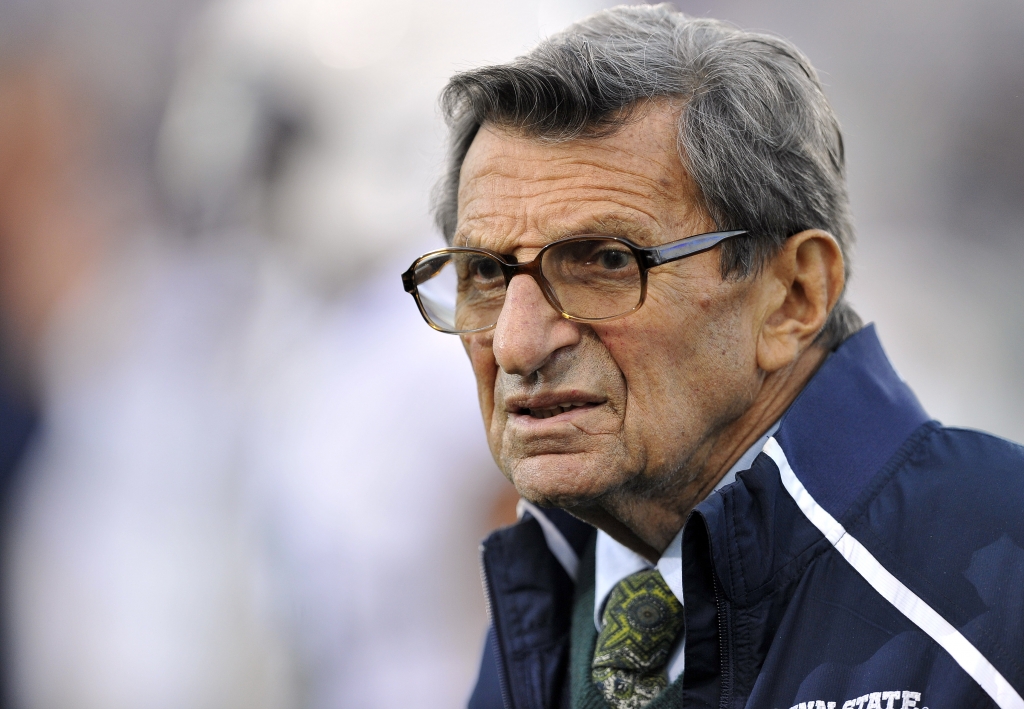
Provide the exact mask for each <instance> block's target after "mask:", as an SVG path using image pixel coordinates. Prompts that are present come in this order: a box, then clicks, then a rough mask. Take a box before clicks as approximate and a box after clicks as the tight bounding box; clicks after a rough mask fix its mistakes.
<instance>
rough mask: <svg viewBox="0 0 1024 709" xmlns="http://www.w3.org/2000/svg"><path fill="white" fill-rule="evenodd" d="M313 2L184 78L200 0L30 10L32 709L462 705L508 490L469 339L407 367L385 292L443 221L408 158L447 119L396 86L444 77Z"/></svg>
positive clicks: (261, 25) (20, 195) (21, 223)
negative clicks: (486, 545)
mask: <svg viewBox="0 0 1024 709" xmlns="http://www.w3.org/2000/svg"><path fill="white" fill-rule="evenodd" d="M307 5H308V7H307V6H304V5H302V4H295V3H276V4H275V3H266V2H231V3H222V4H218V5H214V6H211V7H209V8H208V9H205V10H204V11H203V12H202V13H201V14H200V15H199V16H198V21H197V23H196V24H195V25H194V26H195V30H194V31H193V33H192V34H191V35H190V36H189V39H188V41H187V43H186V44H185V46H184V49H183V51H182V52H181V62H180V64H179V73H178V76H177V78H175V79H173V81H172V76H171V72H170V71H169V70H170V69H171V68H172V66H173V64H172V62H171V61H170V60H171V58H172V52H171V49H172V48H173V46H174V45H175V44H176V40H177V37H178V36H179V35H180V30H181V28H182V27H183V26H184V25H185V24H187V21H188V20H189V19H190V18H191V17H195V14H194V12H195V10H196V9H197V8H195V7H191V6H186V5H181V6H176V7H175V8H173V11H172V9H168V6H167V5H166V4H165V5H162V7H163V8H164V9H162V10H158V9H156V8H155V6H154V7H149V6H148V5H147V4H142V5H140V4H131V6H129V4H127V3H121V4H118V3H110V4H103V5H100V4H95V5H89V6H79V5H73V4H71V3H68V4H67V5H64V4H62V3H55V4H54V5H53V6H51V7H48V8H47V7H45V6H42V5H40V6H38V7H34V8H27V9H24V8H22V9H21V10H20V12H22V13H23V15H21V16H18V17H20V18H22V19H23V22H24V24H23V25H22V26H21V27H22V29H23V30H24V32H25V33H26V35H28V34H31V33H32V32H35V36H34V38H33V39H32V40H25V41H23V42H22V45H23V51H22V52H20V53H19V54H18V55H17V56H15V57H13V58H12V59H11V60H10V61H9V62H8V63H7V64H5V67H4V68H5V69H6V74H5V76H6V77H11V78H10V81H9V83H10V84H12V85H15V88H11V89H10V90H9V91H8V93H6V94H5V97H6V98H7V99H8V100H7V101H6V102H5V104H4V108H5V109H7V111H6V113H5V115H6V116H7V117H9V118H10V119H11V120H10V121H8V122H7V123H6V124H5V127H6V129H7V131H6V133H5V136H6V137H7V138H8V139H9V142H8V143H7V144H9V145H13V146H19V147H24V148H25V150H24V152H25V153H26V155H25V156H24V158H23V159H22V162H21V163H20V164H18V165H17V166H16V167H17V169H15V170H12V172H11V173H9V174H10V175H11V176H12V177H11V180H10V182H9V183H5V185H6V186H7V192H6V195H5V196H7V197H9V199H8V200H7V201H5V202H4V204H7V205H10V208H9V211H8V212H5V213H4V215H3V216H4V218H5V225H9V226H11V228H9V229H8V230H7V231H6V232H5V237H6V238H8V242H6V243H10V244H13V245H21V247H20V248H21V251H19V252H17V253H16V254H15V255H16V256H17V258H14V259H11V261H10V262H9V263H10V264H13V265H11V266H8V268H9V273H15V271H14V268H15V267H17V268H18V269H21V271H24V272H26V274H25V275H24V276H23V277H22V278H20V280H17V281H15V280H14V279H13V278H12V279H10V280H9V281H8V284H9V286H8V290H7V291H6V292H5V297H7V298H8V302H10V303H13V305H11V306H10V307H11V308H12V312H13V308H14V307H15V306H16V305H19V304H20V303H21V301H27V303H28V305H26V306H25V307H23V308H22V309H21V310H20V311H18V312H25V313H27V315H26V316H25V317H24V318H23V319H24V320H25V322H27V323H28V324H29V325H31V328H29V327H27V326H26V328H25V329H26V331H30V333H31V335H32V340H31V343H30V345H27V346H26V347H27V351H28V352H29V354H27V355H26V359H27V360H28V361H30V362H31V366H32V367H33V369H34V371H35V372H36V374H35V375H34V376H35V379H36V381H37V389H38V392H39V395H38V396H39V400H40V405H41V411H42V414H41V418H42V426H41V429H40V435H39V436H38V439H37V440H36V442H35V444H34V446H33V447H32V450H31V452H30V455H29V456H28V458H27V459H26V461H25V463H24V465H23V466H22V468H21V471H20V472H21V483H22V484H21V485H20V486H19V487H18V489H17V490H16V491H15V498H14V501H15V504H14V505H12V516H11V518H10V519H9V520H8V523H7V525H6V527H7V545H6V547H7V549H6V552H7V553H6V556H5V565H4V575H3V578H4V587H5V598H6V608H5V618H6V623H7V626H8V628H9V633H8V635H7V641H8V642H7V644H8V648H9V652H8V658H9V659H8V663H7V666H6V667H5V668H4V669H5V674H6V676H7V677H8V678H9V691H8V694H9V696H10V698H11V701H12V703H13V704H14V705H15V706H19V707H66V706H80V707H93V706H94V707H107V708H109V707H164V706H166V707H181V706H188V707H232V706H235V707H291V706H296V707H301V706H309V707H336V706H358V707H389V706H406V705H410V704H411V705H416V706H439V707H440V706H450V705H452V704H453V703H457V702H459V701H461V700H462V699H463V698H464V696H465V689H464V688H465V686H466V683H467V682H468V680H469V677H470V676H471V673H472V668H473V665H474V658H473V656H474V655H475V654H476V653H477V650H478V647H479V639H480V637H481V635H482V633H483V626H484V622H485V619H484V613H483V607H482V602H481V600H480V599H479V598H478V596H477V594H476V592H475V587H476V583H477V577H478V571H477V560H476V557H477V555H476V551H475V546H476V541H475V540H476V539H477V538H478V537H479V534H480V532H481V531H482V530H483V529H485V528H486V526H487V525H491V524H493V519H492V517H493V515H492V512H491V510H492V509H493V508H494V504H495V501H496V500H498V501H500V500H501V499H502V496H503V495H505V491H506V490H507V486H506V484H505V483H504V482H503V481H502V480H501V478H500V476H498V475H497V474H496V473H495V471H494V469H493V463H492V462H491V461H490V458H489V455H488V454H487V451H486V448H485V446H484V445H483V444H482V442H481V444H480V445H478V446H476V447H474V446H472V445H470V446H468V447H467V446H466V441H467V440H473V439H474V438H475V433H476V432H477V431H478V428H479V423H478V421H477V419H476V415H475V410H474V409H475V407H474V404H473V401H474V397H473V391H472V385H471V382H469V381H466V380H464V379H461V378H459V377H458V376H457V373H458V371H459V370H458V365H457V360H456V359H455V357H454V355H455V353H456V351H457V345H455V344H454V343H448V342H443V343H442V342H438V341H437V340H436V338H432V337H430V335H429V333H423V336H422V337H421V338H420V341H419V342H418V343H414V344H413V345H412V346H413V348H414V349H415V350H416V352H417V354H418V358H417V360H416V361H415V362H414V363H413V364H412V365H411V366H410V365H409V364H408V363H406V362H405V361H404V358H402V357H400V354H401V351H404V348H405V347H408V346H409V341H408V336H407V335H406V334H405V331H408V332H413V331H415V330H414V322H415V314H410V313H408V311H407V309H406V308H404V307H403V306H404V302H403V300H404V299H403V298H400V297H399V296H400V294H395V293H394V292H393V289H391V288H390V287H388V285H387V283H388V282H389V281H390V274H391V272H392V271H393V269H394V266H393V265H391V266H390V267H389V264H390V262H391V258H392V257H393V255H397V254H401V253H402V252H403V251H402V250H403V249H418V248H419V247H418V246H417V245H416V244H417V242H418V241H419V240H420V239H421V238H422V237H421V236H419V235H420V234H424V233H426V231H427V230H426V228H425V226H421V225H418V222H417V220H418V219H420V220H421V221H423V222H425V221H426V209H425V205H424V204H423V199H422V191H421V190H420V189H419V186H420V185H419V183H418V182H416V180H417V179H424V180H425V179H426V177H425V175H426V172H427V171H428V170H429V167H430V163H429V160H427V159H426V158H424V159H422V160H421V162H422V163H423V165H424V166H423V168H422V169H421V170H420V172H419V173H417V172H415V171H410V169H409V160H408V159H407V156H406V154H407V153H408V152H410V151H412V152H415V151H416V150H419V149H420V148H419V147H418V146H420V145H422V140H423V138H424V137H426V138H428V139H429V138H430V137H431V131H432V119H433V117H432V115H431V114H430V113H429V112H426V113H424V112H422V111H421V112H418V113H413V114H411V115H410V114H403V113H402V111H401V106H399V105H396V103H395V102H393V101H392V102H388V101H382V97H386V96H389V95H391V94H393V93H395V94H397V93H400V90H401V89H402V87H404V86H406V85H407V84H408V85H414V84H415V83H417V81H418V80H419V79H418V78H417V76H416V75H410V74H409V72H408V71H407V69H406V67H405V65H404V63H398V64H397V65H393V66H392V67H391V68H390V69H388V67H387V63H386V62H385V63H384V65H383V66H382V65H381V59H382V57H380V56H379V55H374V52H375V51H378V50H379V49H380V48H381V47H385V48H386V47H387V44H386V43H383V40H386V39H387V37H388V35H387V27H384V29H381V30H380V32H379V33H378V35H379V36H378V39H379V40H381V42H379V43H378V45H377V46H365V45H363V46H362V48H361V49H360V52H359V53H357V54H355V55H346V54H345V51H346V47H345V46H344V45H343V46H342V47H341V49H338V48H337V47H335V46H334V45H332V44H331V42H330V41H329V40H332V39H333V36H328V37H326V38H324V37H319V35H316V34H315V33H314V35H313V36H312V37H311V36H310V31H309V27H310V25H309V22H310V18H311V17H313V18H314V19H316V18H317V17H319V20H320V21H319V22H318V24H317V25H316V26H317V27H321V26H322V23H323V22H328V23H329V26H330V27H334V28H335V29H338V28H339V27H340V28H341V29H344V28H345V27H346V23H347V22H348V21H349V20H351V17H349V16H346V15H344V14H343V15H342V16H341V17H337V16H336V13H335V14H332V8H331V7H330V6H323V3H319V4H318V3H310V4H307ZM352 7H356V9H357V10H358V9H359V8H358V7H357V6H352ZM407 9H408V8H407ZM359 11H360V12H362V13H363V14H364V15H366V14H367V9H366V8H363V9H362V10H359ZM12 12H13V10H12ZM317 13H319V15H318V14H317ZM325 13H326V16H325ZM370 16H371V17H372V13H370ZM18 17H15V18H12V21H11V23H10V25H8V26H17V24H18V23H17V22H16V21H14V20H15V19H18ZM24 18H27V19H24ZM356 19H358V17H357V18H356ZM395 19H396V18H395V17H394V16H391V17H389V19H388V21H389V22H391V21H392V20H395ZM397 19H399V20H400V19H401V18H397ZM531 19H532V17H531ZM30 20H31V22H30ZM436 20H437V21H438V22H443V21H444V17H443V16H439V17H437V18H436ZM331 22H333V25H330V23H331ZM28 25H31V26H28ZM401 27H402V32H403V33H404V32H407V31H408V29H409V28H408V23H406V24H405V25H402V26H401ZM530 27H531V29H533V26H532V25H531V26H530ZM378 29H379V28H378ZM404 36H405V35H404V34H400V35H398V38H402V37H404ZM389 41H392V42H394V41H395V37H394V36H392V39H391V40H389ZM40 47H42V50H40ZM50 49H52V51H50V52H49V53H47V52H45V51H43V50H50ZM332 52H333V53H332ZM367 58H369V59H370V60H371V61H370V66H369V68H367V70H366V72H364V73H359V69H360V67H362V66H364V64H363V62H365V61H366V60H367ZM327 60H330V61H331V62H333V63H334V65H331V64H328V63H327ZM339 62H340V63H341V64H340V68H339V67H338V66H335V65H337V64H338V63H339ZM345 62H348V63H347V64H346V63H345ZM441 63H442V65H443V68H441V69H438V68H437V67H436V66H434V67H433V69H434V70H437V74H438V76H439V77H440V76H441V75H442V74H444V73H447V72H448V71H449V70H450V68H449V67H448V66H447V65H444V64H443V62H441ZM22 66H23V67H25V70H24V74H23V75H22V74H19V73H16V72H15V67H22ZM388 71H390V72H391V74H390V78H389V77H388ZM25 77H27V78H25ZM441 80H442V79H441V78H438V80H437V81H438V82H440V81H441ZM133 91H136V92H138V93H137V94H133V93H132V92H133ZM125 94H127V95H125ZM168 94H169V95H170V99H169V101H166V97H167V96H168ZM15 99H17V100H15ZM165 101H166V103H167V108H166V110H164V109H163V106H164V103H165ZM353 107H356V108H358V110H355V108H353ZM369 107H373V111H370V110H369ZM154 144H155V145H156V149H155V151H154V147H153V146H154ZM26 146H27V147H26ZM423 152H424V153H426V152H427V150H426V149H423ZM154 154H155V155H156V159H157V162H156V163H155V164H154V161H153V157H154ZM154 174H156V175H158V176H159V189H157V188H156V187H154V179H153V176H154ZM37 176H38V177H37ZM157 194H164V195H166V196H167V201H166V208H164V206H163V205H162V204H161V203H160V202H159V201H158V199H157V198H156V196H155V195H157ZM412 198H414V201H411V199H412ZM18 210H21V211H20V212H19V211H18ZM418 214H422V217H418V216H417V215H418ZM164 215H168V216H169V217H170V219H165V218H164ZM168 223H170V224H172V225H173V227H172V226H168ZM8 248H9V249H10V251H12V252H13V251H14V246H10V247H8ZM402 259H403V260H405V256H402ZM31 269H34V270H31ZM378 274H380V275H378ZM385 277H386V280H383V279H384V278H385ZM15 285H20V286H21V289H20V290H16V289H15ZM29 287H31V288H29ZM33 288H34V289H35V290H32V289H33ZM37 291H41V292H37ZM19 299H20V300H19ZM29 306H31V307H29ZM403 323H404V325H403ZM399 342H401V348H402V349H401V350H400V349H399V344H398V343H399ZM439 392H441V393H442V396H441V397H440V398H439V397H438V393H439ZM438 449H442V450H459V451H461V454H460V455H459V456H454V457H453V456H447V457H444V458H439V457H437V456H436V455H434V453H435V452H436V451H437V450H438ZM438 481H444V484H443V485H441V486H438V484H437V483H438ZM498 514H499V516H500V510H499V512H498ZM395 663H399V664H401V665H402V666H403V667H405V668H407V670H408V671H407V673H406V675H405V677H404V680H405V681H402V682H396V681H393V674H394V669H393V668H394V666H395Z"/></svg>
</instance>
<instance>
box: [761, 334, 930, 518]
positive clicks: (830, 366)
mask: <svg viewBox="0 0 1024 709" xmlns="http://www.w3.org/2000/svg"><path fill="white" fill-rule="evenodd" d="M928 420H929V416H928V414H926V413H925V411H924V409H923V408H922V407H921V404H920V403H919V402H918V400H917V397H916V396H914V392H912V391H911V390H910V387H908V386H907V384H906V382H904V381H903V379H902V378H901V377H900V376H899V374H897V373H896V370H895V369H893V366H892V364H891V363H890V362H889V358H888V357H886V354H885V351H884V350H883V349H882V345H881V343H880V342H879V341H878V335H877V333H876V332H875V326H874V325H868V326H867V327H865V328H864V329H862V330H861V331H860V332H858V333H857V334H855V335H853V336H852V337H850V338H849V339H848V340H846V342H844V343H843V344H842V345H841V346H840V347H839V348H838V349H837V350H836V351H835V352H834V353H833V354H832V355H831V356H830V357H829V358H828V360H827V361H826V362H825V363H824V364H823V365H822V366H821V368H820V369H819V370H818V372H817V373H816V374H815V375H814V377H812V378H811V381H810V382H809V383H808V384H807V386H806V387H805V388H804V390H803V391H802V392H801V393H800V395H799V396H798V397H797V399H796V400H795V401H794V402H793V404H792V406H790V408H789V411H787V412H786V414H785V416H783V418H782V421H781V424H780V425H779V431H778V433H776V434H775V439H776V440H777V441H778V442H779V445H780V446H781V447H782V449H783V451H785V453H786V457H787V458H788V459H789V462H790V465H791V466H792V467H793V470H794V472H795V473H796V474H797V476H798V477H799V478H800V481H801V482H802V483H803V484H804V486H805V487H806V488H807V490H808V492H810V493H811V495H812V496H813V497H814V499H815V500H817V502H818V504H820V505H821V506H823V507H824V508H825V509H826V510H828V512H829V513H830V514H831V515H832V516H833V517H835V518H836V519H840V518H841V517H842V515H843V513H844V512H846V510H847V509H849V507H850V505H851V504H853V502H854V500H856V499H857V496H858V495H859V494H860V492H861V490H863V489H864V488H865V486H866V485H867V484H868V482H869V481H870V480H871V478H872V477H874V475H875V473H877V472H878V471H879V469H880V468H881V467H882V466H883V465H884V464H885V462H886V461H887V460H889V458H891V457H892V456H893V454H894V453H896V451H897V450H898V449H899V447H900V446H901V445H902V443H903V442H904V441H905V440H906V439H907V438H908V437H909V436H910V434H911V433H913V432H914V431H915V430H916V429H917V428H918V427H919V426H920V425H921V424H923V423H925V422H926V421H928Z"/></svg>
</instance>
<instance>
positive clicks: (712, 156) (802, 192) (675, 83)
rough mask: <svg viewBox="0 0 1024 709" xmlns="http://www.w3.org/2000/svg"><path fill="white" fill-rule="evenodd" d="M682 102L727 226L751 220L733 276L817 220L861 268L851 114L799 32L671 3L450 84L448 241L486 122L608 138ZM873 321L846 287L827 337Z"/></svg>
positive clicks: (695, 163)
mask: <svg viewBox="0 0 1024 709" xmlns="http://www.w3.org/2000/svg"><path fill="white" fill-rule="evenodd" d="M659 98H669V99H676V100H680V102H681V103H682V104H683V111H682V114H681V118H680V122H679V133H678V143H679V154H680V157H681V159H682V160H683V164H684V166H685V167H686V168H687V170H688V171H689V173H690V176H691V177H692V179H693V180H694V182H695V183H696V185H697V187H698V189H699V192H700V199H701V201H702V203H703V204H702V206H703V208H704V209H705V210H706V212H707V213H708V215H709V216H710V217H711V218H712V219H713V220H714V222H715V224H716V226H717V228H718V229H722V230H725V229H746V230H748V231H749V232H750V236H749V237H745V238H742V239H730V240H729V241H726V242H724V245H723V249H722V262H721V264H722V265H721V268H722V277H723V278H727V277H730V276H731V277H737V278H744V277H747V276H749V275H750V274H752V273H757V272H758V271H759V270H760V269H761V268H763V267H764V265H765V264H766V263H767V262H768V260H769V259H770V258H771V257H772V256H774V255H775V254H776V253H778V251H779V250H780V249H781V248H782V245H783V244H784V243H785V241H786V239H787V238H788V237H790V236H792V235H793V234H796V233H798V232H800V231H803V230H805V229H811V228H819V229H823V230H825V231H827V232H829V233H830V234H832V235H833V236H834V237H835V238H836V241H838V243H839V247H840V249H841V250H842V252H843V257H844V261H845V268H846V277H847V280H849V277H850V251H851V248H852V246H853V225H852V223H851V218H850V212H849V199H848V197H847V194H846V176H845V172H846V168H845V161H844V156H843V138H842V134H841V132H840V129H839V122H838V120H837V118H836V116H835V113H834V112H833V111H832V107H831V106H830V105H829V102H828V100H827V99H826V98H825V94H824V92H823V90H822V87H821V82H820V81H819V80H818V75H817V73H816V72H815V70H814V68H813V67H812V66H811V64H810V61H808V59H807V58H806V57H805V56H804V55H803V54H802V53H801V52H800V50H798V49H797V48H796V47H795V46H793V45H792V44H791V43H790V42H788V41H786V40H784V39H780V38H778V37H773V36H771V35H766V34H758V33H753V32H746V31H743V30H740V29H737V28H735V27H733V26H732V25H729V24H726V23H724V22H720V21H717V20H710V19H695V18H691V17H687V16H686V15H684V14H682V13H681V12H677V11H676V10H674V9H673V8H672V7H671V6H670V5H668V4H667V3H666V4H662V5H653V6H652V5H640V6H621V7H616V8H612V9H610V10H604V11H602V12H599V13H597V14H595V15H592V16H591V17H589V18H587V19H585V20H583V21H581V22H579V23H577V24H574V25H572V26H570V27H569V28H568V29H566V30H565V31H563V32H560V33H558V34H556V35H553V36H551V37H549V38H547V39H545V40H543V41H542V42H541V43H540V44H539V45H538V46H537V47H536V48H534V49H533V50H532V51H531V52H530V53H528V54H526V55H524V56H521V57H519V58H517V59H515V60H514V61H512V62H510V63H508V64H501V65H496V66H487V67H482V68H479V69H474V70H471V71H467V72H463V73H460V74H457V75H455V76H454V77H453V78H452V79H451V81H449V83H448V85H447V87H445V89H444V92H443V93H442V95H441V108H442V112H443V114H444V117H445V120H446V122H447V124H448V127H449V131H450V134H449V155H448V166H447V171H446V174H445V175H444V176H443V177H442V179H441V181H440V182H439V183H438V185H437V188H436V189H435V192H434V215H435V219H436V222H437V225H438V226H439V227H440V229H441V231H442V233H443V234H444V236H445V239H446V240H447V241H448V242H449V243H451V241H452V238H453V237H454V235H455V227H456V220H457V213H458V188H459V173H460V170H461V168H462V163H463V160H464V159H465V157H466V153H467V151H468V150H469V146H470V144H471V143H472V142H473V139H474V138H475V137H476V133H477V131H478V130H479V128H480V126H481V125H483V124H484V123H492V124H495V125H499V126H502V127H506V128H510V129H514V130H516V131H518V132H519V133H521V134H523V135H526V136H529V137H531V138H536V139H538V140H545V141H557V142H560V141H567V140H572V139H574V138H583V137H600V136H604V135H609V134H611V133H614V132H615V131H616V130H617V129H618V128H620V127H621V126H623V125H625V124H626V123H628V122H629V121H631V120H635V118H637V117H638V116H639V115H640V114H642V111H638V110H636V109H638V108H642V107H643V106H644V104H646V103H648V102H650V101H652V100H656V99H659ZM860 327H861V320H860V317H858V315H857V314H856V313H855V312H854V311H853V309H852V308H851V307H850V306H849V304H847V302H846V301H845V299H844V298H843V297H840V299H839V302H838V303H837V304H836V306H835V308H833V310H832V312H831V313H830V314H829V317H828V320H827V321H826V323H825V326H824V328H823V329H822V331H821V333H820V335H819V336H818V342H819V343H820V344H821V345H822V346H824V347H826V348H828V349H832V348H834V347H836V346H838V345H839V344H840V343H841V342H842V341H843V340H844V339H846V338H847V337H848V336H850V335H851V334H853V333H854V332H856V331H857V330H858V329H860Z"/></svg>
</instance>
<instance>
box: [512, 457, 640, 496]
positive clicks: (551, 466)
mask: <svg viewBox="0 0 1024 709" xmlns="http://www.w3.org/2000/svg"><path fill="white" fill-rule="evenodd" d="M588 458H589V456H587V455H585V454H566V453H558V454H548V455H538V456H531V457H529V458H526V459H525V460H520V461H516V462H515V463H514V464H513V465H512V466H511V470H509V469H508V468H506V470H509V477H510V479H511V480H512V484H513V485H515V487H516V490H517V491H518V492H519V494H520V495H522V496H523V497H524V498H525V499H526V500H529V501H530V502H532V503H534V504H535V505H540V506H542V507H562V508H571V507H578V506H581V505H586V504H587V503H590V502H592V501H594V500H596V499H598V498H600V497H601V496H602V495H604V494H606V493H607V492H608V491H610V490H612V489H615V488H616V487H619V486H620V485H621V484H622V482H623V480H622V479H620V478H619V477H617V476H616V475H615V473H614V472H613V471H612V470H611V469H610V468H609V466H598V465H595V464H593V463H592V462H591V461H589V460H587V459H588Z"/></svg>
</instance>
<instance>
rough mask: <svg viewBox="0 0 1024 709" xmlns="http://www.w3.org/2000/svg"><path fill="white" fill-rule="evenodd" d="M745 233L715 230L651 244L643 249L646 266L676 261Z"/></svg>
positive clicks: (742, 231) (650, 266) (651, 266)
mask: <svg viewBox="0 0 1024 709" xmlns="http://www.w3.org/2000/svg"><path fill="white" fill-rule="evenodd" d="M746 233H747V232H746V231H744V230H740V231H715V232H711V233H710V234H697V235H696V236H688V237H686V238H685V239H680V240H679V241H673V242H672V243H670V244H665V245H663V246H652V247H650V248H646V249H644V250H643V251H644V255H645V256H646V257H647V267H648V268H653V267H655V266H660V265H661V264H663V263H668V262H670V261H678V260H679V259H681V258H686V257H687V256H693V255H694V254H699V253H700V252H701V251H707V250H708V249H711V248H714V247H715V246H717V245H718V244H719V242H722V241H725V240H726V239H729V238H732V237H734V236H740V235H742V234H746Z"/></svg>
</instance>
